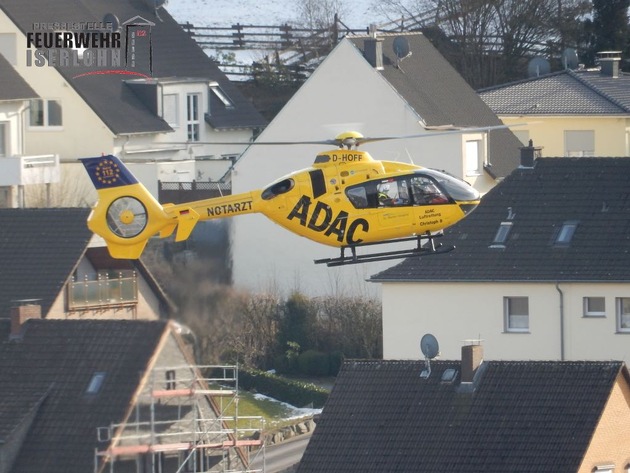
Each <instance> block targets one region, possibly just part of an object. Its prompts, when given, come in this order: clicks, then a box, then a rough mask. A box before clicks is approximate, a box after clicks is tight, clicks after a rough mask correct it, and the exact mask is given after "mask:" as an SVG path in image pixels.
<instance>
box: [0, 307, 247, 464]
mask: <svg viewBox="0 0 630 473" xmlns="http://www.w3.org/2000/svg"><path fill="white" fill-rule="evenodd" d="M13 315H14V317H13V319H12V321H11V324H9V323H8V321H0V380H1V382H2V392H1V393H0V406H1V408H0V472H2V473H8V472H11V473H19V472H33V471H47V472H51V473H54V472H59V473H61V472H63V473H72V472H77V473H79V472H81V473H84V472H92V471H93V472H141V471H176V470H177V471H209V470H210V469H211V468H213V471H225V470H228V469H229V470H230V471H239V470H244V469H245V466H246V464H247V456H246V452H245V450H243V449H242V448H241V444H246V443H249V444H253V443H255V442H251V441H250V442H241V441H240V440H239V441H236V440H235V438H234V436H232V435H231V434H229V433H227V432H228V430H227V429H226V428H225V424H223V422H222V420H221V417H222V416H223V411H222V410H220V409H219V408H218V407H217V406H218V405H219V403H218V402H216V401H215V399H218V397H217V398H215V397H214V396H232V397H234V395H235V394H234V389H233V386H234V385H235V383H234V380H235V379H237V377H236V376H237V374H236V370H235V369H232V370H231V371H230V372H228V370H227V369H226V370H225V371H221V372H219V373H216V374H214V372H211V371H207V372H204V373H202V372H201V368H200V367H198V366H196V365H195V363H194V362H193V361H192V356H191V347H190V345H188V344H187V343H186V342H185V341H184V339H183V337H182V336H181V335H180V333H179V332H180V328H181V327H178V326H177V325H176V324H174V323H173V322H167V321H141V320H136V321H131V320H42V319H37V318H28V317H29V314H25V313H23V312H22V313H20V312H19V311H16V312H15V313H14V314H13ZM226 368H227V367H226ZM211 376H214V378H212V380H214V382H215V383H219V382H221V383H223V386H225V387H224V388H221V390H218V389H219V388H216V387H215V388H214V390H210V389H209V384H208V383H209V382H210V381H211V379H210V377H211ZM230 386H232V388H230ZM230 432H234V430H230Z"/></svg>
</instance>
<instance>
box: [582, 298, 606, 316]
mask: <svg viewBox="0 0 630 473" xmlns="http://www.w3.org/2000/svg"><path fill="white" fill-rule="evenodd" d="M583 300H584V317H606V298H605V297H585V298H584V299H583Z"/></svg>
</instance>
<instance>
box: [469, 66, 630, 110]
mask: <svg viewBox="0 0 630 473" xmlns="http://www.w3.org/2000/svg"><path fill="white" fill-rule="evenodd" d="M479 96H480V97H481V98H482V99H483V100H484V101H485V102H486V103H487V104H488V106H489V107H490V108H491V109H492V110H493V111H494V112H495V113H497V114H498V115H628V114H629V113H630V74H626V73H623V72H621V73H620V74H619V77H617V78H613V77H610V76H606V75H602V74H601V73H600V72H598V71H573V70H570V69H567V70H564V71H560V72H555V73H552V74H547V75H543V76H540V77H533V78H530V79H526V80H522V81H517V82H511V83H508V84H503V85H498V86H495V87H490V88H487V89H482V90H479Z"/></svg>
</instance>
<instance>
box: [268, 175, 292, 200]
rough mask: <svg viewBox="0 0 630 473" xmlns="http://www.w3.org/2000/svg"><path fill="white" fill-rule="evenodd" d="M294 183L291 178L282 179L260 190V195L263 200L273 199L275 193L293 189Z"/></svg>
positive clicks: (283, 192) (278, 193)
mask: <svg viewBox="0 0 630 473" xmlns="http://www.w3.org/2000/svg"><path fill="white" fill-rule="evenodd" d="M294 185H295V182H294V181H293V179H283V180H282V181H280V182H276V183H275V184H272V185H270V186H269V187H267V188H266V189H265V190H264V191H263V192H262V194H261V197H262V198H263V199H264V200H269V199H273V198H274V197H275V196H277V195H280V194H286V193H287V192H289V191H290V190H291V189H293V186H294Z"/></svg>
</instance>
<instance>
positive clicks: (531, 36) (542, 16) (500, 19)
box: [385, 0, 591, 88]
mask: <svg viewBox="0 0 630 473" xmlns="http://www.w3.org/2000/svg"><path fill="white" fill-rule="evenodd" d="M385 5H386V8H389V10H390V11H395V12H397V13H400V12H401V11H402V12H407V13H409V14H410V15H417V16H422V17H423V18H427V17H428V15H427V13H428V12H430V13H431V14H432V16H431V17H432V18H433V19H434V24H433V31H434V32H435V30H436V29H438V30H439V31H440V32H441V33H442V34H443V36H444V37H446V38H447V40H444V39H442V41H441V44H439V45H438V44H436V46H437V47H438V48H439V49H440V50H441V51H443V52H444V45H445V44H446V43H447V41H448V42H449V47H450V48H449V51H446V53H445V56H446V57H447V58H449V60H451V62H452V63H453V65H454V66H455V67H456V68H457V69H458V70H459V71H460V73H461V74H462V75H463V76H464V78H465V79H466V80H467V81H468V82H469V83H470V84H471V86H472V87H474V88H478V87H482V86H487V85H492V84H495V83H499V82H503V81H506V80H511V79H517V78H520V77H522V76H523V75H524V71H525V67H526V63H527V60H528V59H529V58H531V57H532V56H534V55H538V54H544V55H546V56H548V58H549V59H553V58H554V57H555V58H558V57H559V56H560V55H561V54H562V51H563V50H564V48H565V47H566V46H569V45H572V46H575V45H576V44H577V38H578V37H579V31H578V28H577V27H576V25H580V24H581V20H582V19H583V18H584V15H586V14H587V13H589V12H590V8H591V2H590V1H588V0H528V1H522V0H411V1H405V0H385ZM425 31H426V30H425ZM427 36H430V31H427ZM435 37H436V35H435V33H434V35H433V38H431V39H432V40H433V39H435ZM449 52H450V53H451V54H448V53H449Z"/></svg>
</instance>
